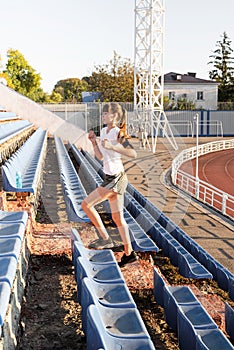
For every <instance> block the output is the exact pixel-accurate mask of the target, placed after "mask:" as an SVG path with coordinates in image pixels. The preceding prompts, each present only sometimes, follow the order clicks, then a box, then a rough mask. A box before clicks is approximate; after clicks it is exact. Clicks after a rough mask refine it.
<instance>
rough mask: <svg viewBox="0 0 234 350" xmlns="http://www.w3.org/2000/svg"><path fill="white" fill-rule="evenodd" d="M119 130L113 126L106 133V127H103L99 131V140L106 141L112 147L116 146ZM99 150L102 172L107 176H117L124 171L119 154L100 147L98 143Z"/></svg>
mask: <svg viewBox="0 0 234 350" xmlns="http://www.w3.org/2000/svg"><path fill="white" fill-rule="evenodd" d="M119 131H120V129H119V128H118V127H117V126H115V127H114V128H112V129H111V130H110V131H109V132H108V133H107V127H104V128H103V129H102V130H101V134H100V140H101V141H102V140H104V139H108V140H109V141H110V143H111V144H112V145H117V143H118V141H117V138H118V134H119ZM98 146H99V149H100V151H101V152H102V155H103V171H104V173H105V174H108V175H115V174H119V173H120V172H121V171H124V166H123V162H122V160H121V154H119V153H118V152H115V151H113V150H110V149H106V148H104V147H102V145H101V143H99V145H98Z"/></svg>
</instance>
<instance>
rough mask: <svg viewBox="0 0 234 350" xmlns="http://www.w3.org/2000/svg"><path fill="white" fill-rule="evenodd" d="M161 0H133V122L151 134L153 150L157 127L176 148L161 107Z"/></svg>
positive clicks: (162, 79)
mask: <svg viewBox="0 0 234 350" xmlns="http://www.w3.org/2000/svg"><path fill="white" fill-rule="evenodd" d="M163 39H164V0H135V58H134V108H135V113H136V120H135V123H137V124H138V127H139V128H140V127H143V128H144V129H145V130H146V131H148V132H149V133H150V134H151V137H152V150H153V152H154V153H155V150H156V143H157V137H158V133H159V130H161V131H162V136H166V137H167V138H168V140H169V142H170V143H171V145H172V146H173V147H174V148H175V149H177V144H176V142H175V139H174V136H173V133H172V131H171V128H170V125H169V123H168V120H167V117H166V114H165V112H164V109H163V89H164V72H163V51H164V48H163V44H164V40H163Z"/></svg>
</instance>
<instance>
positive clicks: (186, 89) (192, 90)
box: [164, 83, 218, 109]
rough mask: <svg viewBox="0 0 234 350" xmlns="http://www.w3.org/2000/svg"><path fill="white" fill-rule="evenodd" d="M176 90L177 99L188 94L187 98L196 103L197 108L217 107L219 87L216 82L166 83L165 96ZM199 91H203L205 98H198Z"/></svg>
mask: <svg viewBox="0 0 234 350" xmlns="http://www.w3.org/2000/svg"><path fill="white" fill-rule="evenodd" d="M172 91H174V92H175V99H177V98H178V97H181V96H182V95H183V94H187V99H188V100H191V101H193V102H194V103H195V105H196V108H203V109H217V102H218V87H217V85H216V84H197V85H196V84H182V83H178V84H175V83H173V84H168V83H165V84H164V96H168V95H169V92H172ZM197 91H203V96H204V99H203V100H197Z"/></svg>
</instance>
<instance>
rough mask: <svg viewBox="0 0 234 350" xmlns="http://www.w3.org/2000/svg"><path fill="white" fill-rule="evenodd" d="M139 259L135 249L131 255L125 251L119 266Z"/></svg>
mask: <svg viewBox="0 0 234 350" xmlns="http://www.w3.org/2000/svg"><path fill="white" fill-rule="evenodd" d="M137 260H138V256H137V254H136V253H135V252H134V250H133V251H132V252H131V254H130V255H126V254H125V253H124V255H123V256H122V258H121V260H120V262H119V263H118V265H119V267H123V266H125V265H126V264H130V263H133V262H134V261H137Z"/></svg>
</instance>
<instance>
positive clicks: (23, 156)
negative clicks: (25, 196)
mask: <svg viewBox="0 0 234 350" xmlns="http://www.w3.org/2000/svg"><path fill="white" fill-rule="evenodd" d="M46 147H47V132H46V131H44V130H43V129H42V128H38V129H37V130H36V131H35V132H34V133H33V134H32V135H31V136H30V138H29V139H28V140H27V141H26V142H25V143H24V144H23V146H22V147H20V148H19V149H18V151H17V152H15V153H14V154H13V155H12V156H11V157H10V158H9V159H8V160H7V161H6V162H5V163H4V165H3V166H2V181H3V189H4V191H6V192H31V193H36V192H37V190H38V188H39V186H40V179H41V174H42V168H43V163H44V158H45V155H46ZM17 172H19V173H20V174H21V177H22V185H21V186H20V187H17V184H16V174H17Z"/></svg>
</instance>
